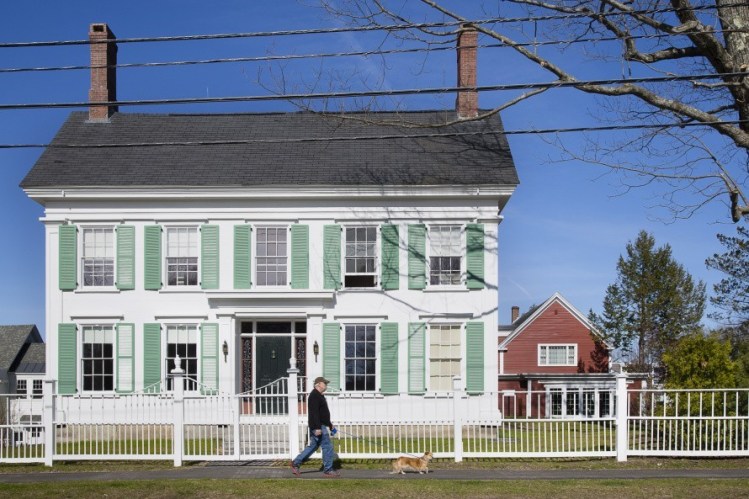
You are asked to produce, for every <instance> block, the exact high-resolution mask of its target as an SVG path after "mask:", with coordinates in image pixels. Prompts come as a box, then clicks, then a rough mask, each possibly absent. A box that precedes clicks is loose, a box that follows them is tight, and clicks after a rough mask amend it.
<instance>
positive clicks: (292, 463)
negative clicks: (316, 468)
mask: <svg viewBox="0 0 749 499" xmlns="http://www.w3.org/2000/svg"><path fill="white" fill-rule="evenodd" d="M289 466H291V472H292V473H294V476H296V477H300V476H302V474H301V472H300V471H299V468H298V467H296V466H294V461H292V462H291V463H290V464H289Z"/></svg>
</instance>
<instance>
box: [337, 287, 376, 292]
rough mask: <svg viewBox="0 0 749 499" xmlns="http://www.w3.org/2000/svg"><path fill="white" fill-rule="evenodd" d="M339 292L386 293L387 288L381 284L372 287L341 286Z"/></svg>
mask: <svg viewBox="0 0 749 499" xmlns="http://www.w3.org/2000/svg"><path fill="white" fill-rule="evenodd" d="M338 292H339V293H384V292H385V290H384V289H382V288H381V287H380V286H375V287H372V288H341V289H339V290H338Z"/></svg>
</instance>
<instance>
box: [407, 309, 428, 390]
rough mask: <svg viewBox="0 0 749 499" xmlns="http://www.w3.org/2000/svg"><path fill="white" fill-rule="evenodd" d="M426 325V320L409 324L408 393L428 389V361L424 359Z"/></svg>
mask: <svg viewBox="0 0 749 499" xmlns="http://www.w3.org/2000/svg"><path fill="white" fill-rule="evenodd" d="M426 327H427V325H426V323H424V322H411V323H409V324H408V393H424V392H425V391H426V379H425V378H426V363H425V361H424V355H425V353H424V350H425V341H426Z"/></svg>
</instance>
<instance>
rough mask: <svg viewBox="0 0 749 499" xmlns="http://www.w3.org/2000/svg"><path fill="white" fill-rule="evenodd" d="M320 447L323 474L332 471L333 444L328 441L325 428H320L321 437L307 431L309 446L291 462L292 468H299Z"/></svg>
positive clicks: (327, 432) (328, 434)
mask: <svg viewBox="0 0 749 499" xmlns="http://www.w3.org/2000/svg"><path fill="white" fill-rule="evenodd" d="M320 447H322V467H323V471H324V472H326V473H327V472H328V471H331V470H332V469H333V442H331V441H330V433H329V430H328V427H327V426H323V427H322V435H320V436H317V435H315V433H314V432H313V431H312V429H310V430H309V445H308V446H307V447H306V448H305V449H304V450H303V451H302V452H300V453H299V455H298V456H297V457H295V458H294V460H293V461H292V462H293V463H294V466H301V465H302V463H304V462H306V461H307V460H308V459H309V458H310V456H312V454H314V453H315V451H316V450H317V449H319V448H320Z"/></svg>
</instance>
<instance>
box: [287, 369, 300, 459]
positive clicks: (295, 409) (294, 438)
mask: <svg viewBox="0 0 749 499" xmlns="http://www.w3.org/2000/svg"><path fill="white" fill-rule="evenodd" d="M286 372H287V373H289V380H288V381H289V388H288V390H287V391H288V392H289V454H291V456H290V459H294V458H295V457H296V455H297V454H299V397H298V395H299V390H298V379H299V377H298V375H299V369H297V367H296V358H295V357H293V356H292V357H291V358H290V359H289V369H288V371H286Z"/></svg>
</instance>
